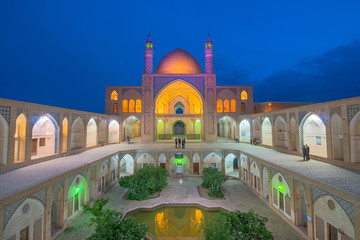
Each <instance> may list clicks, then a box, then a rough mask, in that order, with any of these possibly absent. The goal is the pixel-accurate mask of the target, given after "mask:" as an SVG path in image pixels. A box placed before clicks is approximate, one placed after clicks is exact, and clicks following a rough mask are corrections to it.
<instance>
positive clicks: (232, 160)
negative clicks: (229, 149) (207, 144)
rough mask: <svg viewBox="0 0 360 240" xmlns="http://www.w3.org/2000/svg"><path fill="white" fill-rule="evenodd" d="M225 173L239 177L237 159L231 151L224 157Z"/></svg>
mask: <svg viewBox="0 0 360 240" xmlns="http://www.w3.org/2000/svg"><path fill="white" fill-rule="evenodd" d="M225 174H226V175H230V176H233V177H237V178H238V177H239V161H238V159H237V157H236V156H235V155H234V154H232V153H229V154H228V155H227V156H226V157H225Z"/></svg>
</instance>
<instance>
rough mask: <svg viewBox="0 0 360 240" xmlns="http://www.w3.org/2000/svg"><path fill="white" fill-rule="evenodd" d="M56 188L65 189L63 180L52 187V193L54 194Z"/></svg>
mask: <svg viewBox="0 0 360 240" xmlns="http://www.w3.org/2000/svg"><path fill="white" fill-rule="evenodd" d="M56 186H60V187H61V188H62V189H64V180H61V181H60V182H57V183H54V184H53V185H52V187H51V192H52V193H53V192H54V189H55V188H56Z"/></svg>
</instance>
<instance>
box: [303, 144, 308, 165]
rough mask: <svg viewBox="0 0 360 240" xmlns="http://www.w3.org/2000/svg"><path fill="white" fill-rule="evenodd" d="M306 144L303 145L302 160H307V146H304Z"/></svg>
mask: <svg viewBox="0 0 360 240" xmlns="http://www.w3.org/2000/svg"><path fill="white" fill-rule="evenodd" d="M306 146H307V145H306V144H304V146H303V149H302V150H303V159H304V161H306V160H307V148H306Z"/></svg>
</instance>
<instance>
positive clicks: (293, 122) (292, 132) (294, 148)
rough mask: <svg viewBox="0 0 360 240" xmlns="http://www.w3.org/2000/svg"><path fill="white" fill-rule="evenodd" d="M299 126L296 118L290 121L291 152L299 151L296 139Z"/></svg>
mask: <svg viewBox="0 0 360 240" xmlns="http://www.w3.org/2000/svg"><path fill="white" fill-rule="evenodd" d="M296 129H297V124H296V120H295V118H293V117H292V118H291V119H290V150H292V151H297V138H296Z"/></svg>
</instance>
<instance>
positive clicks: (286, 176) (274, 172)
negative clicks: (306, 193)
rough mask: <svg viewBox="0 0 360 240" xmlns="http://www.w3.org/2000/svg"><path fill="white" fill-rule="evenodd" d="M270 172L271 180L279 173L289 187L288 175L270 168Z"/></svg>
mask: <svg viewBox="0 0 360 240" xmlns="http://www.w3.org/2000/svg"><path fill="white" fill-rule="evenodd" d="M270 172H271V179H272V178H273V177H274V176H275V175H276V174H277V173H280V174H281V175H282V176H283V177H284V178H285V180H286V182H287V184H288V185H289V186H290V178H289V175H288V174H286V173H283V172H280V171H279V170H277V169H275V168H270Z"/></svg>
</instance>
